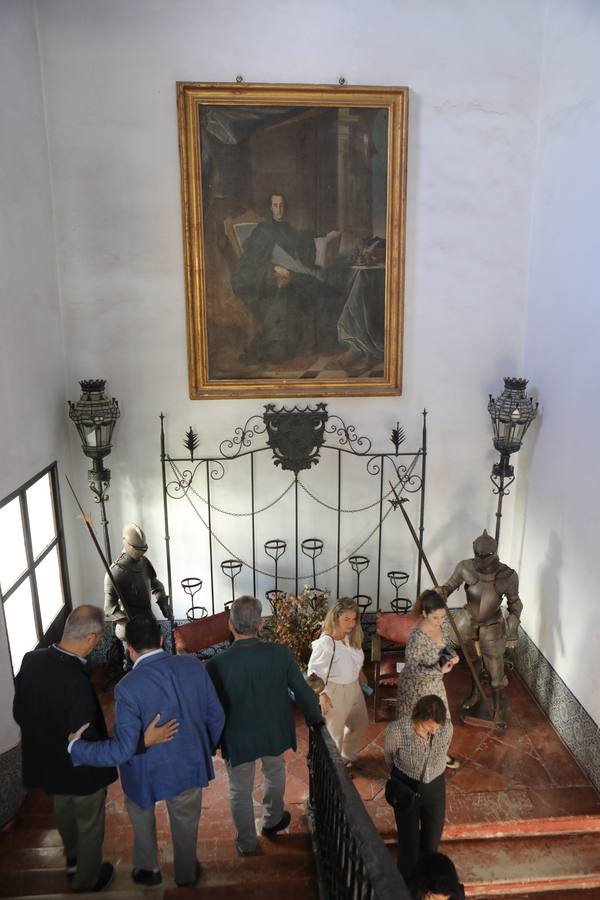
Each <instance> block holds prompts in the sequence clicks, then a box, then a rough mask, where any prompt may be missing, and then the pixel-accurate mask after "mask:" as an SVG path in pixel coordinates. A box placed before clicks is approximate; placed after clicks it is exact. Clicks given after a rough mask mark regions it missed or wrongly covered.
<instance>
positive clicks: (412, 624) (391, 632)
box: [377, 612, 420, 647]
mask: <svg viewBox="0 0 600 900" xmlns="http://www.w3.org/2000/svg"><path fill="white" fill-rule="evenodd" d="M419 620H420V617H419V616H411V615H402V614H400V613H393V612H387V613H386V612H378V613H377V634H379V635H381V637H382V638H384V640H386V641H391V642H392V643H393V644H398V645H399V646H400V647H405V646H406V643H407V641H408V639H409V637H410V634H411V632H412V631H413V630H414V629H415V628H416V627H417V625H418V624H419Z"/></svg>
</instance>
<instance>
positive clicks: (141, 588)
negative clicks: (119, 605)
mask: <svg viewBox="0 0 600 900" xmlns="http://www.w3.org/2000/svg"><path fill="white" fill-rule="evenodd" d="M111 568H112V574H113V577H114V579H115V581H116V583H117V585H118V587H119V590H120V591H121V593H122V594H123V597H124V598H125V603H126V604H127V612H128V613H129V615H130V616H135V615H137V614H138V613H139V614H141V613H149V612H150V599H151V595H152V591H151V585H150V578H149V577H148V575H147V574H146V572H145V571H144V569H143V568H142V567H141V566H140V567H139V568H138V567H137V566H128V567H127V568H122V567H121V566H120V565H114V566H112V567H111Z"/></svg>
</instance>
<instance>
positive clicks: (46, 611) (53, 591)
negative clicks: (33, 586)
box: [35, 547, 64, 632]
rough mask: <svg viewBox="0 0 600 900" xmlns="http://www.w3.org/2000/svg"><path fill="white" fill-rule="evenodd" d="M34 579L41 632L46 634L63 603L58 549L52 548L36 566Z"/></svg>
mask: <svg viewBox="0 0 600 900" xmlns="http://www.w3.org/2000/svg"><path fill="white" fill-rule="evenodd" d="M35 578H36V581H37V589H38V598H39V601H40V616H41V617H42V631H43V632H46V631H47V630H48V628H49V627H50V625H52V622H53V621H54V619H55V618H56V616H57V614H58V612H59V610H60V608H61V606H62V605H63V603H64V598H63V590H62V583H61V580H60V566H59V559H58V547H53V548H52V550H51V551H50V553H49V554H48V556H45V557H44V559H43V560H42V561H41V563H40V564H39V565H38V566H36V569H35Z"/></svg>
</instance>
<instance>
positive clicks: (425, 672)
mask: <svg viewBox="0 0 600 900" xmlns="http://www.w3.org/2000/svg"><path fill="white" fill-rule="evenodd" d="M412 613H413V615H420V616H421V619H420V621H419V624H418V625H417V627H416V628H414V629H413V631H412V633H411V635H410V637H409V639H408V642H407V644H406V651H405V656H404V658H405V665H404V668H403V669H402V671H401V672H400V675H399V676H398V699H397V706H396V715H397V716H398V718H399V719H400V718H402V717H403V716H410V715H411V713H412V710H413V707H414V705H415V703H416V702H417V700H419V698H420V697H424V696H425V695H426V694H436V695H437V696H438V697H439V698H440V699H441V700H442V701H443V703H444V706H445V707H446V712H447V714H448V717H449V716H450V709H449V708H448V697H447V696H446V688H445V687H444V675H446V674H447V673H448V672H450V671H452V669H453V668H454V666H455V665H456V664H457V663H458V661H459V659H458V656H457V655H456V652H455V649H456V643H455V642H454V641H453V638H452V632H451V626H450V623H449V621H448V617H447V614H446V604H445V603H444V600H443V599H442V598H441V597H440V596H439V594H437V593H436V591H432V590H427V591H423V593H422V594H420V595H419V597H418V598H417V601H416V603H415V605H414V607H413V609H412ZM442 654H443V655H442ZM447 765H448V767H449V768H458V767H459V766H460V763H459V762H458V760H456V759H454V757H451V756H449V757H448V760H447Z"/></svg>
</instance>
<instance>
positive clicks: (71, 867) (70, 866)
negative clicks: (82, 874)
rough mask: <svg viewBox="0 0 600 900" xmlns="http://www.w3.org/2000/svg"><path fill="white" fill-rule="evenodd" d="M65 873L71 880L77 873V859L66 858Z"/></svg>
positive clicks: (74, 857)
mask: <svg viewBox="0 0 600 900" xmlns="http://www.w3.org/2000/svg"><path fill="white" fill-rule="evenodd" d="M66 872H67V878H73V876H74V875H75V873H76V872H77V857H76V856H67V865H66Z"/></svg>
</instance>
